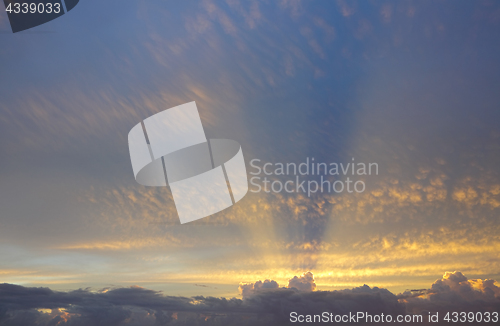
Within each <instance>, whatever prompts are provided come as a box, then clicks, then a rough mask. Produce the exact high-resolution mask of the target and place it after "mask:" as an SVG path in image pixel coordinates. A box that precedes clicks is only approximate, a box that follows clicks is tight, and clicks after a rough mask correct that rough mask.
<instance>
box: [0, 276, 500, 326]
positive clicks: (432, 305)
mask: <svg viewBox="0 0 500 326" xmlns="http://www.w3.org/2000/svg"><path fill="white" fill-rule="evenodd" d="M309 274H310V275H309ZM297 280H302V281H303V282H302V283H308V284H314V278H313V275H312V274H311V273H304V274H303V275H302V276H300V277H296V278H292V279H291V280H290V283H294V282H297ZM292 281H293V282H292ZM497 284H498V283H497V282H495V281H494V280H481V279H471V280H469V279H467V277H466V276H465V275H463V274H462V273H461V272H446V273H445V274H444V276H443V277H442V279H439V280H437V281H435V282H434V283H433V284H432V286H431V288H430V289H422V290H412V291H408V292H405V293H402V294H399V295H397V296H396V295H394V294H393V293H391V292H390V291H388V290H386V289H383V288H378V287H373V288H372V287H369V286H368V285H364V286H361V287H356V288H353V289H347V290H341V291H310V287H309V288H308V289H303V290H302V291H300V290H298V289H297V288H295V287H293V288H279V285H278V283H277V282H275V281H272V280H266V281H264V282H261V281H258V282H256V283H251V284H247V285H252V287H251V289H250V288H243V289H242V288H241V285H240V291H241V290H243V291H242V292H243V294H244V299H243V300H241V299H237V298H232V299H225V298H215V297H203V296H195V297H191V298H187V297H180V296H175V297H174V296H166V295H164V294H163V293H161V292H159V291H153V290H148V289H145V288H141V287H137V286H132V287H128V288H116V289H111V290H110V289H105V290H101V291H99V292H92V291H90V290H89V289H80V290H76V291H71V292H58V291H52V290H50V289H48V288H29V287H23V286H20V285H12V284H1V285H0V325H33V324H37V325H44V326H45V325H47V326H48V325H106V326H113V325H143V326H144V325H145V326H147V325H226V326H227V325H256V324H258V325H286V324H289V323H290V321H289V320H290V313H291V312H296V313H297V314H302V315H315V314H316V315H320V314H322V313H323V312H328V313H332V314H334V315H344V314H349V313H357V312H364V313H367V314H370V315H380V314H382V313H383V314H384V315H386V316H387V315H391V316H394V317H395V316H397V315H404V314H422V315H427V312H428V311H431V312H436V311H438V312H448V311H467V312H477V311H498V310H499V309H500V287H498V285H497ZM288 287H290V284H289V286H288ZM245 289H246V290H251V291H247V293H245V292H244V290H245ZM49 309H50V310H49Z"/></svg>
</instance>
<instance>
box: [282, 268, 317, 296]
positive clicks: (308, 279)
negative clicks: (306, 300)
mask: <svg viewBox="0 0 500 326" xmlns="http://www.w3.org/2000/svg"><path fill="white" fill-rule="evenodd" d="M288 288H289V289H293V288H295V289H297V290H299V291H303V292H312V291H314V290H316V283H315V282H314V275H313V273H311V272H306V273H304V274H302V275H301V276H299V277H297V276H294V277H293V278H292V279H291V280H290V281H288Z"/></svg>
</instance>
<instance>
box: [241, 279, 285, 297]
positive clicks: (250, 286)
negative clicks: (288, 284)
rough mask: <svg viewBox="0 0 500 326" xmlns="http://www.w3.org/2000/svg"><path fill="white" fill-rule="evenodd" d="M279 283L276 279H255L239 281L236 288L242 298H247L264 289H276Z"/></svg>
mask: <svg viewBox="0 0 500 326" xmlns="http://www.w3.org/2000/svg"><path fill="white" fill-rule="evenodd" d="M278 288H279V285H278V283H277V282H276V281H273V280H265V281H264V282H262V281H257V282H255V283H240V286H239V288H238V290H239V292H240V294H241V295H242V296H243V299H246V298H249V297H251V296H253V295H255V294H256V293H259V292H263V291H266V290H268V289H278Z"/></svg>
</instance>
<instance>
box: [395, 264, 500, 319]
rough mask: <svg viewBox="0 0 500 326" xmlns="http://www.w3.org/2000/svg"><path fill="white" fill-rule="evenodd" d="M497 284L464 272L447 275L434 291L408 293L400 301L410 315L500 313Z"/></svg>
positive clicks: (400, 296) (499, 297)
mask: <svg viewBox="0 0 500 326" xmlns="http://www.w3.org/2000/svg"><path fill="white" fill-rule="evenodd" d="M497 284H498V283H497V282H495V280H491V279H486V280H481V279H471V280H469V279H468V278H467V277H466V276H465V275H463V274H462V273H461V272H457V271H455V272H446V273H445V274H444V275H443V278H442V279H439V280H436V281H435V282H434V283H433V284H432V286H431V288H430V289H428V290H425V291H418V292H419V293H411V292H405V293H402V294H400V295H398V297H399V298H400V299H401V300H402V301H404V302H406V309H407V310H408V311H409V312H415V313H416V312H421V311H438V312H442V313H447V312H450V311H466V312H469V311H472V312H476V311H497V312H498V311H499V310H500V287H499V286H498V285H497Z"/></svg>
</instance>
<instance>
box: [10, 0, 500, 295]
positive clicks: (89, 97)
mask: <svg viewBox="0 0 500 326" xmlns="http://www.w3.org/2000/svg"><path fill="white" fill-rule="evenodd" d="M499 5H500V3H499V2H496V1H440V2H435V1H373V2H372V1H359V2H354V1H342V0H339V1H300V0H283V1H276V2H275V1H238V0H227V1H200V2H195V1H186V2H184V1H182V2H181V1H171V2H167V1H159V0H155V1H149V0H148V1H146V0H141V1H119V0H109V1H97V0H88V1H80V3H79V4H78V6H77V7H75V9H73V10H72V11H71V12H69V13H68V14H66V15H64V16H62V17H60V18H58V19H56V20H54V21H51V22H49V23H46V24H44V25H41V26H38V27H35V28H33V29H30V30H27V31H24V32H20V33H16V34H13V33H12V32H11V30H10V26H9V21H8V18H7V15H6V14H5V12H4V11H3V10H2V11H1V12H0V40H1V41H0V42H1V47H0V62H1V64H0V208H1V211H0V283H9V284H11V285H20V286H22V287H26V288H31V287H48V288H50V289H52V290H54V291H71V290H76V289H79V288H82V289H85V288H90V289H92V290H98V289H103V288H110V289H123V288H127V289H135V287H133V288H130V286H137V287H142V288H146V289H149V290H151V291H163V293H165V294H168V295H170V296H182V297H192V296H196V295H202V296H213V297H217V298H221V297H224V298H232V297H236V298H240V299H241V298H242V294H243V295H244V292H243V290H244V285H245V284H246V283H255V282H257V281H259V280H260V281H264V280H266V279H268V280H273V281H275V282H276V283H277V284H279V287H287V286H288V285H289V281H290V280H291V279H293V278H294V276H297V277H301V275H302V278H303V279H304V280H305V278H306V276H307V275H309V274H304V273H306V272H311V273H312V274H313V275H314V284H315V286H316V287H315V288H314V289H315V290H316V291H334V290H344V289H353V288H355V287H361V286H363V285H364V284H367V285H368V286H370V287H379V288H384V289H387V290H389V291H390V292H392V293H393V294H398V293H403V292H405V290H408V289H429V288H430V287H431V285H432V284H433V283H434V282H435V281H436V280H441V279H442V278H443V275H444V274H445V272H450V273H451V272H455V271H457V272H461V273H463V275H465V276H466V277H467V278H468V279H469V280H473V279H474V280H476V279H478V280H487V279H492V280H500V254H499V252H500V223H499V218H500V173H499V172H500V170H499V166H500V108H499V105H500V91H499V90H500V61H499V58H500V6H499ZM0 7H1V6H0ZM191 101H196V104H197V106H198V110H199V113H200V116H201V119H202V122H203V126H204V129H205V133H206V135H207V138H227V139H233V140H236V141H237V142H239V143H240V144H241V146H242V150H243V154H244V157H245V161H246V164H247V170H248V172H251V171H253V170H252V169H251V167H250V161H251V160H253V159H259V160H260V161H261V165H262V164H264V163H266V162H271V163H277V162H281V163H288V162H294V163H296V164H299V163H302V162H305V161H306V159H307V158H309V159H311V158H313V157H314V159H315V161H316V162H326V163H330V162H337V163H349V162H352V159H353V158H354V160H355V162H365V163H368V162H376V163H377V164H378V167H379V171H378V175H371V176H362V177H360V180H363V181H364V182H365V184H366V190H365V191H364V192H362V193H347V192H343V193H339V194H335V193H319V192H318V193H316V194H313V195H312V196H310V197H308V196H307V194H305V195H304V194H303V193H302V194H297V193H291V194H288V193H273V192H271V193H265V192H260V193H253V192H249V193H248V194H247V195H246V196H245V197H244V198H243V199H242V200H241V201H240V202H238V203H237V204H235V205H234V206H232V207H230V208H228V209H226V210H224V211H222V212H220V213H217V214H215V215H212V216H210V217H206V218H203V219H201V220H198V221H195V222H191V223H188V224H183V225H181V224H180V222H179V218H178V215H177V212H176V210H175V206H174V202H173V199H172V195H171V193H170V190H169V188H168V187H145V186H141V185H139V184H138V183H137V182H136V181H135V179H134V175H133V173H132V167H131V163H130V157H129V152H128V144H127V135H128V132H129V131H130V129H131V128H132V127H133V126H134V125H136V124H137V123H138V122H140V121H141V120H143V119H145V118H147V117H149V116H151V115H153V114H155V113H157V112H160V111H163V110H165V109H168V108H171V107H174V106H176V105H180V104H183V103H187V102H191ZM279 178H280V177H278V179H279ZM340 179H341V178H340ZM282 180H285V179H282ZM306 180H308V179H306ZM449 275H451V274H449ZM449 275H448V278H449V277H450V276H449ZM453 275H458V274H453ZM460 275H461V274H460ZM445 276H446V275H445ZM448 278H446V277H445V278H444V279H448ZM290 282H292V281H290ZM443 282H444V281H443ZM493 282H494V281H493ZM292 283H293V282H292ZM306 283H307V282H306ZM240 284H241V285H240ZM308 284H309V283H308ZM481 284H482V283H481ZM492 284H493V283H492ZM252 286H253V285H252ZM496 286H499V285H498V282H497V283H496ZM290 287H291V286H290ZM252 289H253V288H252ZM497 289H498V288H497ZM131 291H132V290H131ZM495 291H496V290H495ZM329 293H330V292H329ZM331 293H337V292H331ZM495 293H496V292H495ZM496 295H497V297H500V289H499V292H498V293H497V294H496ZM0 301H1V300H0Z"/></svg>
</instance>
